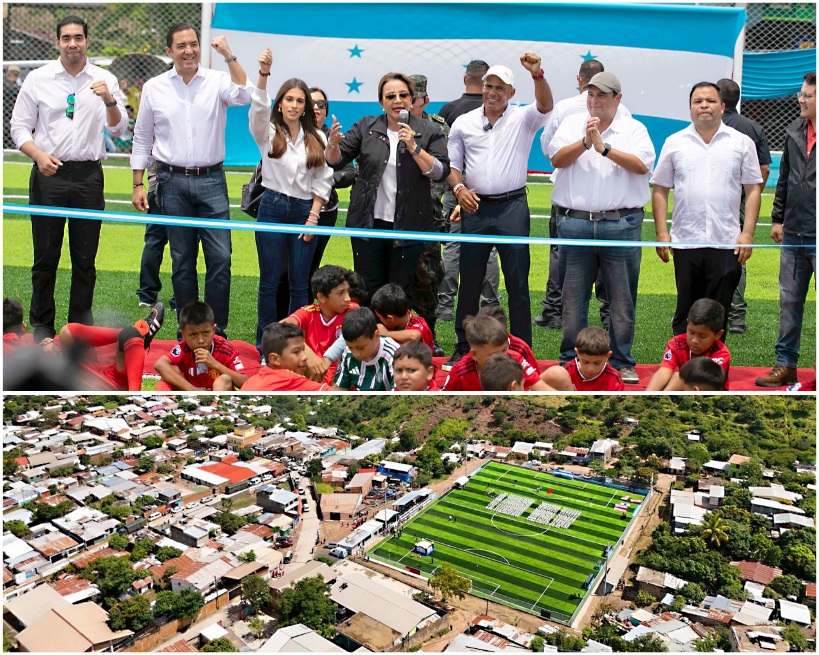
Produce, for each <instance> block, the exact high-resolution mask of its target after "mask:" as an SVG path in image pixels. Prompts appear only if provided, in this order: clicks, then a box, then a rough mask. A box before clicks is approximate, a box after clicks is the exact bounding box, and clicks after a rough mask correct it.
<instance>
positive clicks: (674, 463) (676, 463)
mask: <svg viewBox="0 0 819 655" xmlns="http://www.w3.org/2000/svg"><path fill="white" fill-rule="evenodd" d="M686 461H687V458H686V457H672V458H671V459H670V460H668V472H669V473H671V474H672V475H685V466H686V465H685V463H686Z"/></svg>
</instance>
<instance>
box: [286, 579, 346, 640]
mask: <svg viewBox="0 0 819 655" xmlns="http://www.w3.org/2000/svg"><path fill="white" fill-rule="evenodd" d="M329 591H330V585H328V584H327V583H326V582H324V579H323V578H322V577H321V576H320V575H317V576H314V577H312V578H304V579H303V580H299V581H298V582H297V583H296V584H295V585H293V586H292V587H290V588H288V589H285V590H284V592H283V593H282V595H281V597H280V598H279V600H278V602H277V603H276V611H277V612H278V613H279V625H280V626H288V625H294V624H296V623H303V624H304V625H306V626H307V627H308V628H312V629H313V630H315V631H316V632H318V633H319V634H320V635H322V636H323V637H330V636H332V633H333V630H334V628H333V623H334V621H335V610H336V605H335V603H334V602H333V601H332V600H330V595H329Z"/></svg>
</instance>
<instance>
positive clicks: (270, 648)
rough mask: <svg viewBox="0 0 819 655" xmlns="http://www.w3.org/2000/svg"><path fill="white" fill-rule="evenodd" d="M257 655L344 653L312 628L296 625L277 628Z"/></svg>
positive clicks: (258, 650) (300, 624)
mask: <svg viewBox="0 0 819 655" xmlns="http://www.w3.org/2000/svg"><path fill="white" fill-rule="evenodd" d="M256 652H257V653H296V652H298V653H345V652H346V651H345V650H344V649H343V648H341V647H340V646H336V645H335V644H334V643H333V642H332V641H328V640H327V639H325V638H324V637H322V636H321V635H320V634H318V633H317V632H316V631H315V630H313V629H312V628H308V627H307V626H306V625H304V624H302V623H296V624H294V625H289V626H287V627H284V628H279V629H278V630H276V632H274V633H273V636H272V637H270V639H268V640H267V641H266V642H264V643H263V644H262V645H261V646H260V647H259V648H258V649H257V650H256Z"/></svg>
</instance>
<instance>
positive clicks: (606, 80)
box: [583, 71, 621, 95]
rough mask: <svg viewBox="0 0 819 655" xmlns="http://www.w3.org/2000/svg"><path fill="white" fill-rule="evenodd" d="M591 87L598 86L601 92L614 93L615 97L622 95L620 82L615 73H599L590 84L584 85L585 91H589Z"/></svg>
mask: <svg viewBox="0 0 819 655" xmlns="http://www.w3.org/2000/svg"><path fill="white" fill-rule="evenodd" d="M590 86H596V87H597V88H598V89H600V90H601V91H605V92H606V93H609V92H613V93H614V95H617V94H618V93H620V90H621V87H620V80H618V79H617V77H615V75H614V73H609V72H608V71H603V72H602V73H597V74H596V75H595V76H594V77H592V78H591V79H590V80H589V83H588V84H586V85H584V86H583V88H584V89H588V88H589V87H590Z"/></svg>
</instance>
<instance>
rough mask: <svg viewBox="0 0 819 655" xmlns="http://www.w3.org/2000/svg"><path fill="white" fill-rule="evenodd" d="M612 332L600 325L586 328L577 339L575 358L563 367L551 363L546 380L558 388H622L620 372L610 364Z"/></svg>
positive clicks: (607, 389)
mask: <svg viewBox="0 0 819 655" xmlns="http://www.w3.org/2000/svg"><path fill="white" fill-rule="evenodd" d="M609 343H610V342H609V335H608V334H607V333H606V331H605V330H604V329H603V328H601V327H587V328H583V329H582V330H580V332H578V334H577V339H575V346H574V352H575V355H576V357H575V358H574V359H573V360H572V361H570V362H566V363H565V364H564V365H563V366H550V367H549V368H548V369H546V372H545V373H544V374H543V380H544V382H546V384H548V385H549V386H551V387H554V388H555V389H557V390H558V391H622V390H623V389H624V388H625V387H624V385H623V379H622V378H621V377H620V373H619V372H618V371H617V369H615V368H614V367H613V366H610V365H609V357H611V350H609Z"/></svg>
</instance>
